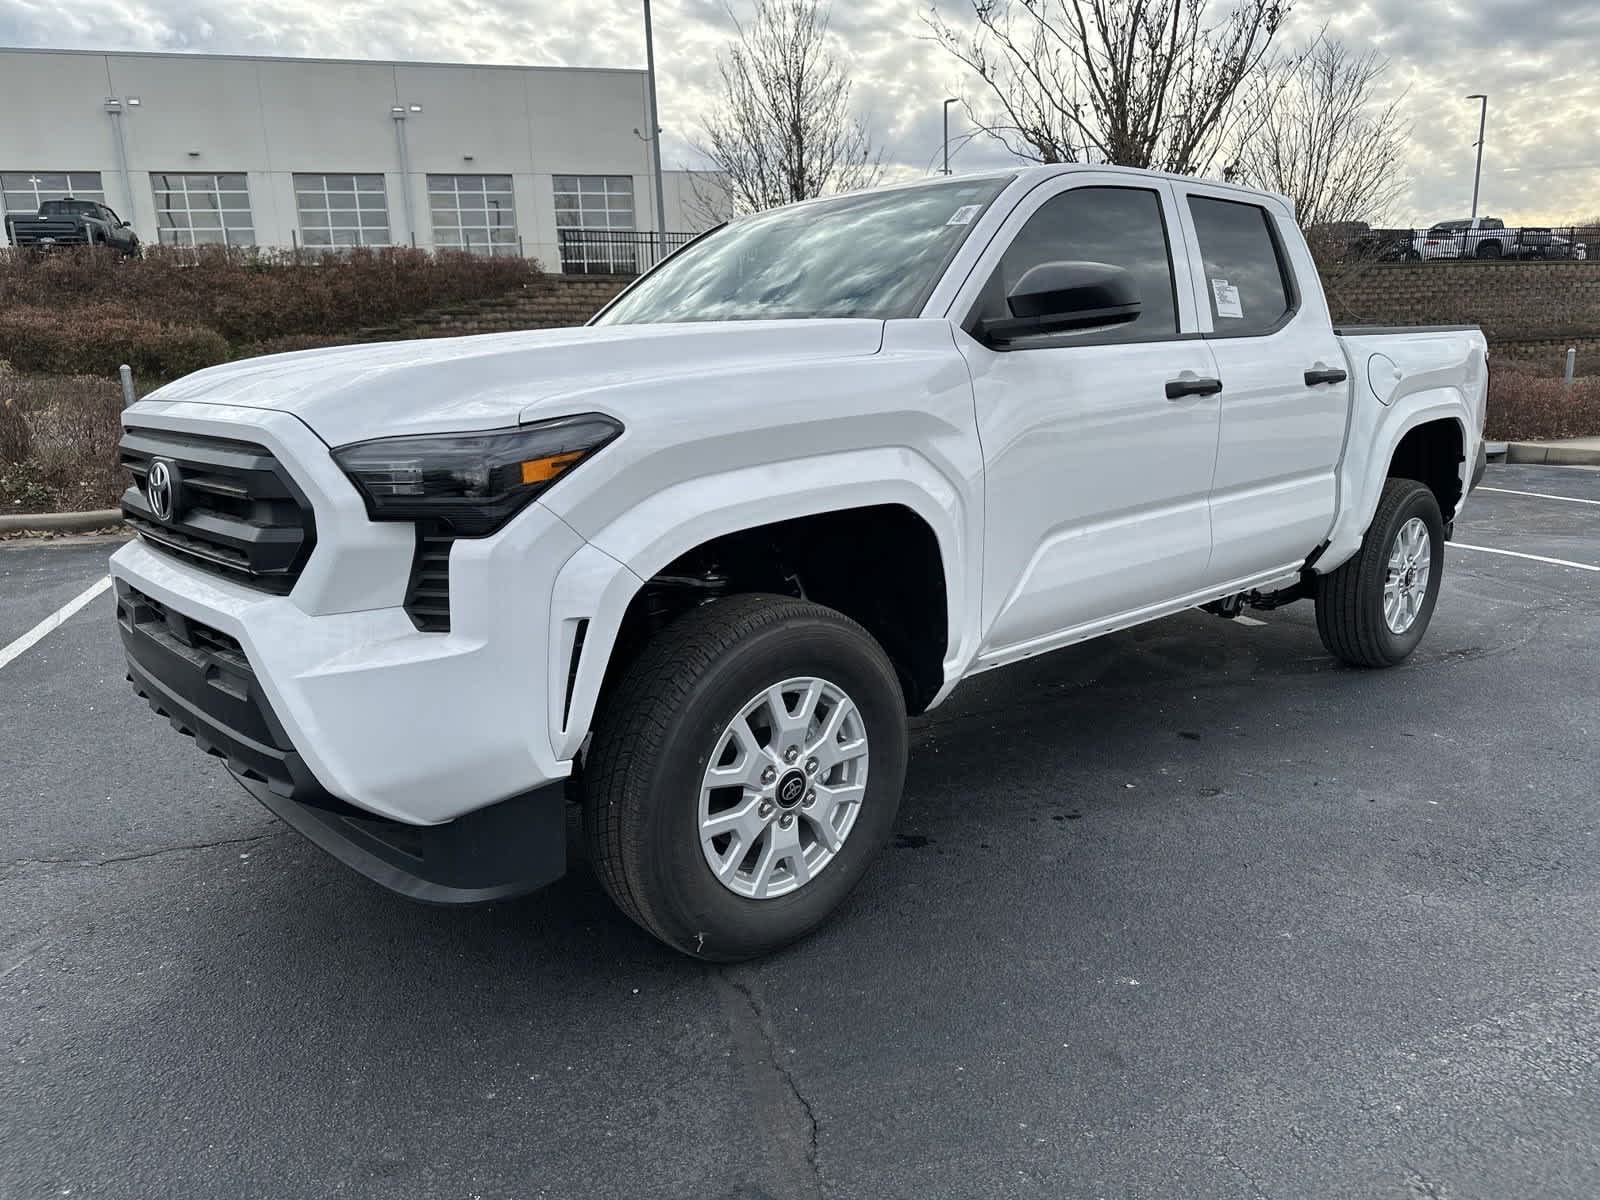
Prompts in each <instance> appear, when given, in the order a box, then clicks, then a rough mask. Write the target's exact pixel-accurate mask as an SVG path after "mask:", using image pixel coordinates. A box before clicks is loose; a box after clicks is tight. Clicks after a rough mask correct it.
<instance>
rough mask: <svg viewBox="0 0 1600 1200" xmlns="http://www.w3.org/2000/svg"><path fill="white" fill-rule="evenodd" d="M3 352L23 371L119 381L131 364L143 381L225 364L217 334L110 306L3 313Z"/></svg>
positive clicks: (0, 340) (225, 347)
mask: <svg viewBox="0 0 1600 1200" xmlns="http://www.w3.org/2000/svg"><path fill="white" fill-rule="evenodd" d="M0 348H4V351H5V356H6V357H7V358H8V359H9V360H10V361H11V365H12V366H13V367H15V368H17V369H18V370H19V371H38V372H44V373H49V374H53V375H102V376H115V375H116V373H117V368H118V367H119V366H120V365H121V364H123V363H127V364H128V365H129V366H131V367H132V368H133V369H134V371H135V372H136V373H137V374H139V375H141V376H153V377H155V378H158V379H176V378H177V377H178V376H179V375H187V374H188V373H189V372H190V371H198V370H199V369H200V368H201V367H209V366H212V365H214V364H216V363H220V362H226V361H227V360H228V359H229V358H230V357H231V352H230V350H229V347H228V343H227V341H226V340H224V339H223V337H222V335H221V334H219V333H217V332H216V331H215V330H212V329H206V328H204V327H203V326H199V325H174V324H167V323H164V322H160V321H151V320H147V319H145V318H142V317H131V316H128V315H127V314H126V313H124V312H123V311H122V310H121V309H119V308H116V307H113V306H111V305H108V304H97V305H89V306H84V307H81V308H68V309H49V308H31V307H30V308H15V309H10V310H5V311H0Z"/></svg>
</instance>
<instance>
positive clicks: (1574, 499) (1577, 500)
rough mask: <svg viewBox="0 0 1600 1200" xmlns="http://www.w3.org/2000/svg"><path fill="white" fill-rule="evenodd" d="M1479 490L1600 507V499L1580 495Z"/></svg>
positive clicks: (1501, 489) (1479, 489)
mask: <svg viewBox="0 0 1600 1200" xmlns="http://www.w3.org/2000/svg"><path fill="white" fill-rule="evenodd" d="M1474 490H1475V491H1479V492H1498V493H1499V494H1500V495H1502V496H1532V497H1533V498H1534V499H1536V500H1559V501H1561V502H1562V503H1563V504H1592V505H1594V506H1595V507H1596V508H1600V500H1585V499H1583V498H1582V497H1579V496H1552V495H1550V494H1549V493H1548V492H1522V491H1518V490H1517V489H1516V488H1497V487H1483V486H1482V485H1480V486H1479V487H1477V488H1475V489H1474Z"/></svg>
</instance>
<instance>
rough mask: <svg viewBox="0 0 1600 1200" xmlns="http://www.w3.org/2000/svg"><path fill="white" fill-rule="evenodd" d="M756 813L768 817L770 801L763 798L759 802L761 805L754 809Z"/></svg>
mask: <svg viewBox="0 0 1600 1200" xmlns="http://www.w3.org/2000/svg"><path fill="white" fill-rule="evenodd" d="M756 815H757V816H761V817H770V816H771V815H772V801H771V800H763V801H762V802H761V807H759V808H757V809H756Z"/></svg>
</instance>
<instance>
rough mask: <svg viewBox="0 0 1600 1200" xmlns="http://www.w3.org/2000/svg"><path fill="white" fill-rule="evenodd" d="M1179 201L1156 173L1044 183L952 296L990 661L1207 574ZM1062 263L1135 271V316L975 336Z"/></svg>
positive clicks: (1208, 401)
mask: <svg viewBox="0 0 1600 1200" xmlns="http://www.w3.org/2000/svg"><path fill="white" fill-rule="evenodd" d="M1173 205H1174V197H1173V193H1172V190H1171V187H1170V185H1168V184H1167V183H1165V182H1163V181H1160V180H1152V179H1137V180H1130V177H1129V176H1127V175H1118V174H1111V173H1104V174H1097V173H1095V172H1090V171H1083V172H1073V173H1071V174H1068V175H1065V176H1061V177H1058V178H1055V179H1051V180H1049V181H1048V182H1046V183H1044V184H1041V185H1040V186H1039V187H1038V188H1036V189H1035V190H1034V191H1033V192H1032V193H1030V194H1029V195H1028V196H1027V197H1025V198H1024V199H1023V200H1022V202H1021V203H1020V204H1019V205H1018V206H1017V208H1016V210H1015V211H1013V212H1012V213H1011V215H1010V216H1009V217H1008V218H1007V220H1006V223H1005V225H1004V226H1002V227H1001V229H1000V232H999V233H998V234H997V235H996V237H995V239H994V241H993V242H992V243H991V244H990V246H989V248H988V249H987V250H986V251H985V253H984V257H983V258H982V259H981V260H980V261H979V263H978V265H977V268H976V270H975V271H974V273H973V275H972V276H971V277H970V278H969V279H968V281H967V283H966V284H965V285H964V286H963V288H962V291H961V292H960V293H959V294H958V296H957V299H956V303H955V306H954V308H953V309H952V316H953V317H954V318H955V319H956V321H957V322H958V323H959V324H960V326H961V331H960V332H958V333H957V335H956V337H957V342H958V344H959V346H960V349H961V352H962V354H963V355H964V356H965V357H966V359H967V363H968V366H969V368H970V369H971V372H972V380H973V387H974V392H975V400H976V406H977V419H978V433H979V437H980V439H981V441H982V444H983V453H984V466H985V475H986V483H985V494H986V501H987V505H986V508H987V518H986V522H985V526H986V531H985V538H984V556H983V613H984V618H985V624H986V629H987V632H986V635H985V638H984V643H983V646H982V649H981V651H980V654H981V656H982V659H983V660H986V662H987V664H988V665H994V664H997V663H999V662H1004V661H1008V660H1009V659H1011V658H1014V657H1018V656H1020V655H1022V654H1025V653H1030V652H1032V651H1033V650H1036V649H1044V648H1048V647H1049V646H1050V645H1051V644H1059V643H1060V642H1061V641H1063V640H1070V638H1071V637H1072V636H1074V634H1073V633H1072V631H1073V630H1081V629H1082V627H1084V626H1086V625H1090V624H1091V623H1100V622H1106V621H1107V620H1108V619H1111V618H1116V617H1119V616H1125V615H1126V614H1129V613H1132V612H1135V611H1137V610H1139V609H1142V608H1146V607H1151V606H1155V605H1159V604H1160V603H1162V602H1164V601H1170V600H1173V599H1176V598H1179V597H1182V596H1186V595H1188V594H1189V593H1191V592H1192V591H1193V590H1194V589H1196V588H1198V587H1200V586H1201V584H1202V583H1203V581H1204V577H1205V574H1206V566H1207V562H1208V560H1209V558H1210V555H1211V523H1210V515H1209V510H1208V504H1207V501H1208V496H1209V493H1210V490H1211V471H1212V466H1213V463H1214V462H1215V459H1216V441H1217V404H1218V400H1217V393H1216V387H1215V384H1214V381H1213V380H1212V376H1213V374H1214V372H1213V368H1212V359H1211V354H1210V352H1209V351H1208V350H1207V349H1206V343H1205V341H1204V339H1203V338H1201V336H1200V335H1199V333H1198V331H1197V330H1196V329H1195V312H1194V303H1193V292H1192V289H1191V288H1190V286H1189V281H1188V278H1187V254H1186V251H1185V249H1184V246H1183V243H1182V236H1181V234H1180V233H1179V232H1178V223H1177V220H1176V216H1177V214H1176V212H1175V210H1174V207H1173ZM1061 261H1090V262H1097V263H1109V264H1112V265H1114V266H1118V267H1122V268H1123V269H1125V270H1126V271H1128V272H1129V273H1130V275H1131V276H1132V279H1133V281H1134V282H1135V284H1136V286H1137V287H1138V289H1139V291H1140V300H1141V305H1142V309H1141V313H1140V316H1139V318H1138V320H1136V321H1135V322H1133V323H1132V324H1129V325H1121V326H1117V327H1114V328H1110V329H1103V330H1100V331H1090V332H1084V333H1073V334H1053V335H1047V336H1041V337H1035V338H1028V339H1024V340H1022V341H1018V342H1013V343H1010V344H1009V345H1005V346H991V345H987V344H984V343H983V342H982V341H981V340H979V338H978V337H977V336H975V334H976V331H977V326H978V322H979V321H980V320H981V319H982V318H984V317H986V316H996V317H1004V316H1006V315H1008V310H1007V307H1006V293H1007V291H1008V290H1009V289H1010V288H1011V286H1012V285H1014V284H1015V283H1016V281H1017V280H1018V279H1019V278H1020V277H1021V276H1022V275H1023V273H1024V272H1026V271H1027V270H1028V269H1029V268H1031V267H1034V266H1037V265H1039V264H1040V263H1046V262H1061ZM1169 384H1171V385H1173V387H1172V388H1171V389H1170V395H1169V387H1168V385H1169Z"/></svg>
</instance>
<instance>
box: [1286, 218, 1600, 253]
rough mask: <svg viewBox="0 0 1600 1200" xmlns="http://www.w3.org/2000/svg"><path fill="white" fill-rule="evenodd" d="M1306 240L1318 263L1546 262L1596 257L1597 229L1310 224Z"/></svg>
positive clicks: (1599, 235)
mask: <svg viewBox="0 0 1600 1200" xmlns="http://www.w3.org/2000/svg"><path fill="white" fill-rule="evenodd" d="M1306 237H1307V239H1308V240H1309V241H1310V243H1311V247H1312V250H1313V251H1314V252H1315V253H1316V254H1317V256H1318V258H1319V259H1322V260H1324V261H1334V262H1351V261H1355V262H1440V261H1443V262H1449V261H1460V260H1462V259H1480V260H1481V259H1490V260H1493V259H1503V260H1506V261H1508V262H1550V261H1552V260H1556V261H1562V260H1566V261H1571V260H1582V259H1587V258H1589V257H1590V255H1591V254H1593V255H1594V256H1595V257H1597V258H1600V226H1593V225H1560V226H1550V225H1522V226H1505V225H1502V224H1501V223H1499V222H1494V223H1492V224H1490V223H1484V224H1482V225H1480V226H1479V227H1478V228H1476V229H1467V228H1463V227H1462V225H1461V223H1460V222H1454V221H1452V222H1446V223H1444V224H1440V225H1435V226H1433V227H1431V228H1429V229H1371V228H1368V227H1367V226H1365V225H1358V224H1354V223H1352V224H1348V225H1327V226H1312V227H1311V228H1310V229H1308V230H1306Z"/></svg>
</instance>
